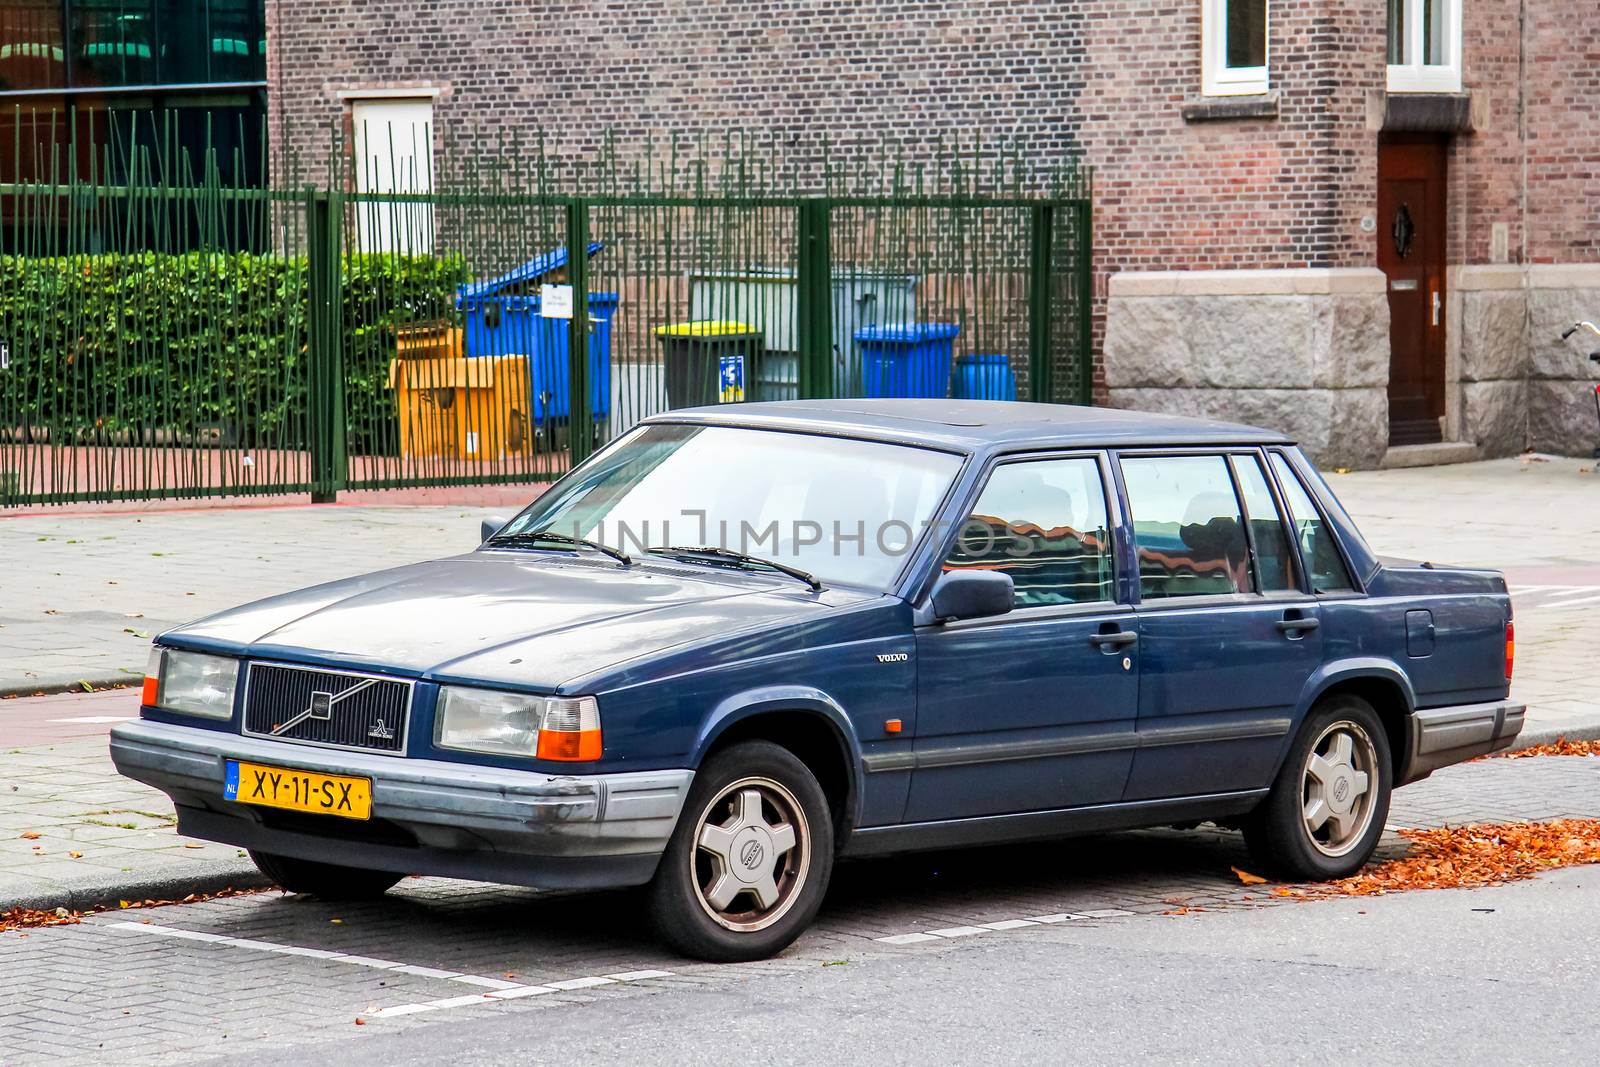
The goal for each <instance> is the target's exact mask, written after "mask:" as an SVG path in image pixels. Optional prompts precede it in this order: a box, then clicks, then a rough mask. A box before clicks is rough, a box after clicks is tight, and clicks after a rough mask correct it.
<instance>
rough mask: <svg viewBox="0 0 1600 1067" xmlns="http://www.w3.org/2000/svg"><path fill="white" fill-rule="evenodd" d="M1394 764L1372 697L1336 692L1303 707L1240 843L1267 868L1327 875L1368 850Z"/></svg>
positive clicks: (1285, 874) (1344, 870) (1354, 864)
mask: <svg viewBox="0 0 1600 1067" xmlns="http://www.w3.org/2000/svg"><path fill="white" fill-rule="evenodd" d="M1393 767H1394V764H1393V762H1392V761H1391V758H1390V754H1389V737H1388V734H1387V732H1386V731H1385V730H1384V728H1383V722H1382V720H1380V719H1379V718H1378V713H1377V712H1376V711H1374V710H1373V709H1372V705H1371V704H1369V703H1367V702H1366V701H1365V700H1362V699H1361V698H1360V697H1356V696H1338V697H1334V698H1332V699H1330V700H1326V701H1323V702H1322V703H1320V704H1318V705H1317V706H1316V707H1314V708H1312V709H1311V713H1310V714H1309V715H1307V716H1306V721H1305V723H1304V724H1303V725H1302V726H1301V727H1300V733H1299V734H1297V735H1296V737H1295V740H1294V744H1293V745H1291V746H1290V748H1289V755H1288V757H1287V758H1285V759H1284V761H1283V766H1282V768H1280V769H1279V771H1278V777H1277V779H1276V780H1275V781H1274V782H1273V785H1272V792H1271V793H1269V794H1268V795H1267V799H1266V800H1265V801H1263V802H1262V804H1261V806H1260V807H1259V808H1257V809H1256V810H1255V811H1254V812H1252V813H1251V814H1250V816H1249V817H1248V818H1247V819H1246V820H1245V821H1244V825H1243V827H1242V829H1243V830H1244V839H1245V844H1247V845H1248V846H1249V847H1250V854H1251V855H1252V856H1253V857H1255V859H1256V861H1257V862H1258V863H1259V864H1260V865H1261V866H1262V867H1264V868H1266V870H1267V871H1269V872H1270V873H1272V874H1275V875H1277V876H1279V877H1281V878H1286V879H1292V880H1296V881H1317V882H1320V881H1328V880H1331V879H1335V878H1345V877H1348V876H1350V875H1352V874H1354V873H1355V872H1357V871H1359V870H1360V869H1361V868H1362V867H1363V866H1365V865H1366V862H1367V861H1368V860H1369V859H1371V858H1372V853H1373V851H1374V850H1375V849H1376V848H1377V847H1378V839H1379V838H1381V837H1382V836H1383V824H1384V821H1385V820H1386V819H1387V818H1388V817H1389V795H1390V792H1391V790H1392V788H1393V779H1394V770H1393Z"/></svg>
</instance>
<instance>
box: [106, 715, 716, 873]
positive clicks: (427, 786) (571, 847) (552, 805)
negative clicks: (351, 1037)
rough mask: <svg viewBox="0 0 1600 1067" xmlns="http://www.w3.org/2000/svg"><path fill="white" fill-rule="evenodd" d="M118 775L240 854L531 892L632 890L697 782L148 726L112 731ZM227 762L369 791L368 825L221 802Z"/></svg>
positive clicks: (184, 823)
mask: <svg viewBox="0 0 1600 1067" xmlns="http://www.w3.org/2000/svg"><path fill="white" fill-rule="evenodd" d="M111 758H112V761H113V762H114V763H115V764H116V766H117V770H118V771H120V772H122V773H123V774H125V775H127V776H128V777H130V778H134V779H137V780H138V781H141V782H145V783H147V784H149V785H152V786H155V787H156V788H157V789H160V790H162V791H163V792H165V793H166V794H168V795H169V796H171V797H172V800H173V803H174V804H175V805H176V806H177V809H178V830H179V832H180V833H184V834H188V835H190V836H193V837H201V838H206V839H209V840H214V841H225V842H227V843H229V844H234V845H240V846H242V847H244V848H251V849H258V850H262V851H266V852H274V853H278V854H281V855H286V856H297V857H301V858H304V859H310V860H320V861H322V862H326V863H337V864H342V865H344V866H350V867H367V868H374V869H378V870H389V871H397V872H401V873H405V874H435V875H443V876H446V877H451V878H475V879H483V880H486V881H498V882H509V883H513V884H517V885H531V886H539V887H542V888H551V889H556V888H577V887H584V888H597V887H602V886H625V885H639V884H642V883H644V882H646V881H649V879H650V877H651V875H652V874H654V872H655V868H656V865H657V863H658V862H659V860H660V857H661V853H662V851H663V850H664V849H665V848H666V845H667V840H668V838H670V837H671V836H672V830H673V827H674V826H675V825H676V824H677V819H678V812H679V809H681V808H682V806H683V800H684V797H685V796H686V795H687V793H688V791H689V783H690V782H691V781H692V780H693V778H694V772H693V771H689V770H661V771H635V772H631V773H627V774H598V775H573V776H567V775H560V776H556V775H549V774H542V773H537V772H531V771H520V770H506V769H501V768H494V767H477V766H468V765H465V764H456V763H446V762H442V761H438V760H413V759H403V758H397V757H394V756H379V755H368V754H366V753H361V752H346V751H335V750H323V749H313V748H308V747H305V746H291V745H285V744H283V743H281V742H277V741H268V740H261V739H257V738H250V737H241V736H238V735H235V734H224V733H219V732H216V731H213V730H202V729H196V728H192V727H185V726H174V725H169V724H166V723H156V722H146V721H140V722H133V723H123V724H120V725H118V726H117V727H116V728H115V729H113V730H112V731H111ZM229 759H242V760H250V761H253V762H257V763H265V764H271V765H275V766H280V767H290V768H298V769H303V770H310V771H321V772H324V773H328V774H341V775H356V776H360V777H364V778H370V779H371V780H372V818H371V820H370V821H365V822H362V821H355V820H349V819H339V818H334V817H330V816H325V815H300V814H297V813H293V812H280V811H277V810H275V809H270V808H260V807H254V806H251V805H248V804H240V803H236V802H233V801H228V800H224V799H223V781H224V777H225V774H226V771H225V766H226V762H227V760H229Z"/></svg>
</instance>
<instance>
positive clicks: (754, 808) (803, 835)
mask: <svg viewBox="0 0 1600 1067" xmlns="http://www.w3.org/2000/svg"><path fill="white" fill-rule="evenodd" d="M695 846H696V847H695V853H694V861H693V862H694V877H693V881H694V888H695V896H696V897H697V898H698V899H699V901H700V906H701V907H703V908H704V909H705V910H706V914H708V915H710V916H711V918H712V919H713V920H714V921H716V922H717V923H718V924H719V925H721V926H723V927H725V928H727V929H729V930H735V931H739V932H741V933H749V932H753V931H756V930H763V929H765V928H767V927H769V926H771V925H772V924H773V923H775V922H777V921H778V920H779V919H781V918H782V917H783V916H784V914H785V913H786V912H787V911H788V910H789V909H790V907H792V906H793V905H794V902H795V900H796V899H797V898H798V896H799V891H800V888H801V886H802V885H804V884H805V879H806V873H807V871H808V870H809V869H810V866H811V834H810V829H809V826H808V824H807V823H806V816H805V811H804V810H803V809H802V808H801V806H800V802H799V801H798V800H796V799H795V796H794V794H793V793H791V792H789V790H788V789H786V788H785V787H784V786H783V785H781V784H780V783H778V782H775V781H773V780H772V779H770V778H761V777H750V778H741V779H739V780H738V781H735V782H732V783H730V784H729V785H727V786H726V787H724V788H723V789H722V790H721V791H720V792H718V793H717V795H716V796H715V797H714V798H712V800H711V802H710V803H709V804H707V805H706V807H705V809H704V810H703V811H702V812H701V813H700V818H699V820H698V821H697V822H696V824H695Z"/></svg>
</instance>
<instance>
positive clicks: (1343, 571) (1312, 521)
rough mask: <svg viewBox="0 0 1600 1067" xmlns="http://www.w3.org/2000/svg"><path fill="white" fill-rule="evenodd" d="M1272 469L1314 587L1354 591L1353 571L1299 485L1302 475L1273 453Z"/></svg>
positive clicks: (1325, 524) (1309, 497)
mask: <svg viewBox="0 0 1600 1067" xmlns="http://www.w3.org/2000/svg"><path fill="white" fill-rule="evenodd" d="M1272 469H1273V471H1274V472H1275V473H1276V474H1277V475H1278V485H1279V486H1280V487H1282V489H1283V499H1284V502H1285V503H1286V504H1288V505H1289V519H1290V521H1291V522H1292V523H1293V525H1294V533H1295V538H1296V539H1297V540H1298V541H1299V542H1300V558H1301V559H1303V560H1305V564H1306V566H1307V567H1308V568H1310V570H1311V588H1312V589H1313V590H1314V591H1316V592H1318V593H1337V592H1343V591H1345V590H1349V589H1354V588H1355V583H1354V582H1352V581H1351V580H1350V570H1349V568H1347V567H1346V566H1345V565H1344V559H1343V558H1342V557H1341V556H1340V555H1339V546H1338V545H1336V544H1334V540H1333V531H1332V530H1330V529H1329V528H1328V524H1327V523H1325V522H1323V521H1322V513H1321V512H1319V511H1318V510H1317V507H1316V505H1315V504H1313V503H1312V502H1311V496H1310V494H1308V493H1307V492H1306V490H1305V486H1303V485H1301V484H1300V476H1299V475H1297V474H1295V472H1294V471H1293V470H1292V469H1291V468H1290V466H1289V463H1288V461H1287V460H1285V459H1284V458H1283V457H1282V456H1281V455H1279V454H1278V453H1276V452H1274V453H1273V454H1272Z"/></svg>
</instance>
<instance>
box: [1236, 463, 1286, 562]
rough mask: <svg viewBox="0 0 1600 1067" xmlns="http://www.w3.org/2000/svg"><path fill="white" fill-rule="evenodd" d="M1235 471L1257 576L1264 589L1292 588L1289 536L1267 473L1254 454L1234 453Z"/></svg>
mask: <svg viewBox="0 0 1600 1067" xmlns="http://www.w3.org/2000/svg"><path fill="white" fill-rule="evenodd" d="M1231 461H1232V463H1233V472H1234V475H1235V476H1236V477H1237V478H1238V479H1239V489H1240V491H1241V492H1242V493H1243V494H1244V510H1245V515H1246V516H1247V517H1248V519H1249V523H1250V537H1251V540H1252V541H1253V542H1254V543H1255V549H1256V577H1257V579H1258V580H1259V581H1260V583H1261V590H1262V592H1265V593H1274V592H1280V591H1282V590H1285V589H1293V588H1294V572H1293V571H1292V570H1291V569H1290V567H1289V538H1288V535H1287V534H1286V533H1284V529H1283V516H1281V515H1279V514H1278V504H1277V501H1275V500H1273V499H1272V490H1271V489H1269V488H1267V475H1266V472H1264V471H1263V470H1262V469H1261V461H1260V460H1259V459H1257V458H1256V457H1254V456H1233V457H1231Z"/></svg>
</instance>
